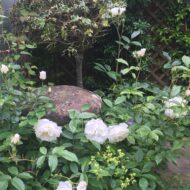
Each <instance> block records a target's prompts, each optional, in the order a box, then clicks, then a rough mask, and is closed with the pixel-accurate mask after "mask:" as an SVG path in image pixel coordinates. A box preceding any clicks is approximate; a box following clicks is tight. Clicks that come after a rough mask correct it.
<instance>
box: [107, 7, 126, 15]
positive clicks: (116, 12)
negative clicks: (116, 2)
mask: <svg viewBox="0 0 190 190" xmlns="http://www.w3.org/2000/svg"><path fill="white" fill-rule="evenodd" d="M125 10H126V8H125V7H114V8H112V9H111V10H110V13H111V15H112V17H115V16H120V15H122V14H123V13H124V12H125Z"/></svg>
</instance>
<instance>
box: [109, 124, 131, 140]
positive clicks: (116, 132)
mask: <svg viewBox="0 0 190 190" xmlns="http://www.w3.org/2000/svg"><path fill="white" fill-rule="evenodd" d="M128 134H129V129H128V125H127V124H126V123H120V124H119V125H113V126H110V127H109V132H108V139H109V142H110V143H116V142H120V141H123V140H124V139H126V138H127V136H128Z"/></svg>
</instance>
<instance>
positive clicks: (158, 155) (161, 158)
mask: <svg viewBox="0 0 190 190" xmlns="http://www.w3.org/2000/svg"><path fill="white" fill-rule="evenodd" d="M162 160H163V157H162V154H157V155H156V157H155V161H156V164H157V165H158V164H160V162H161V161H162Z"/></svg>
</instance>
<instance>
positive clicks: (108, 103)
mask: <svg viewBox="0 0 190 190" xmlns="http://www.w3.org/2000/svg"><path fill="white" fill-rule="evenodd" d="M103 101H104V103H105V104H106V105H107V106H108V107H110V108H112V107H113V103H112V102H111V101H110V100H108V99H105V98H104V99H103Z"/></svg>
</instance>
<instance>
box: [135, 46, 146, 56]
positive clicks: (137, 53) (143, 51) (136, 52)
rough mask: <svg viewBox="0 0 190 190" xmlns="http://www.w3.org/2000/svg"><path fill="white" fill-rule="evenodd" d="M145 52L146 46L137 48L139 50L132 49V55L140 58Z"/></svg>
mask: <svg viewBox="0 0 190 190" xmlns="http://www.w3.org/2000/svg"><path fill="white" fill-rule="evenodd" d="M145 53H146V48H142V49H141V50H139V51H134V52H133V56H134V57H135V58H141V57H144V55H145Z"/></svg>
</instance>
